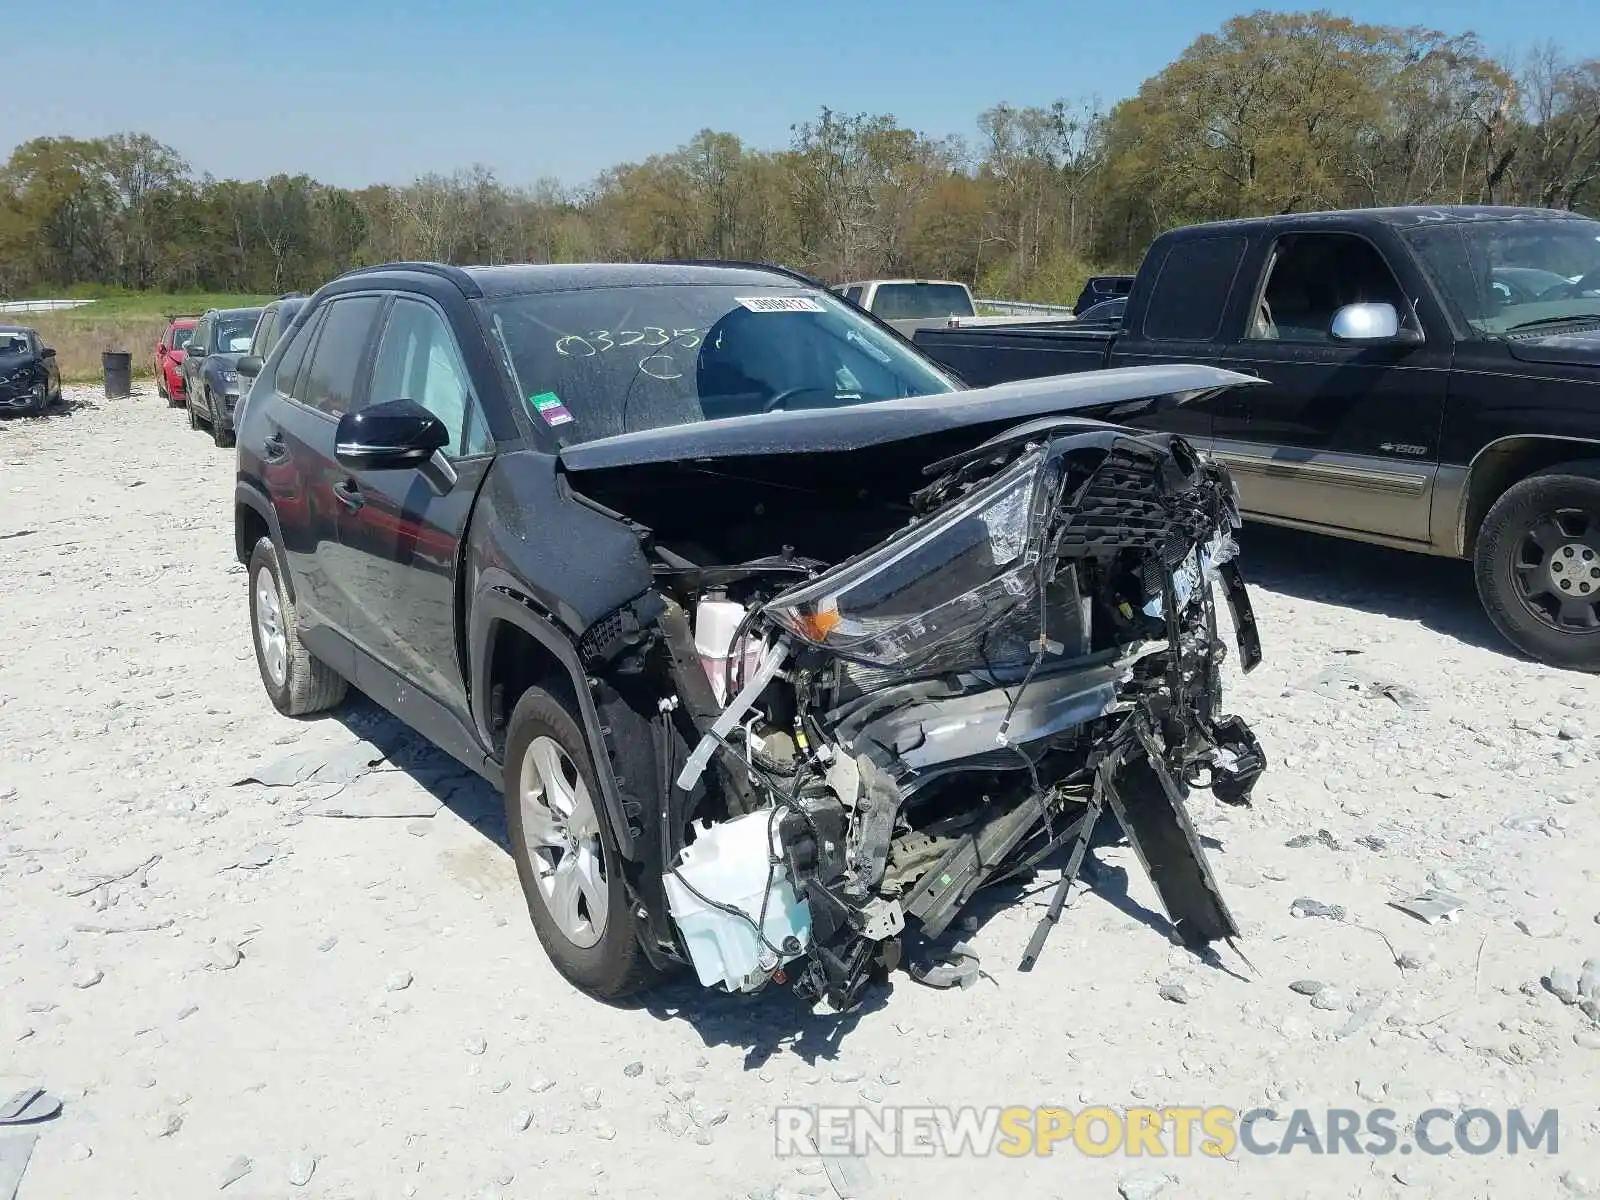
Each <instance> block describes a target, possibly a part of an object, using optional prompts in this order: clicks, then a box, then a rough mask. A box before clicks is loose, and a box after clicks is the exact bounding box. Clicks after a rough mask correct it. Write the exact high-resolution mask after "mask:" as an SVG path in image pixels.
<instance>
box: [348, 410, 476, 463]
mask: <svg viewBox="0 0 1600 1200" xmlns="http://www.w3.org/2000/svg"><path fill="white" fill-rule="evenodd" d="M449 444H450V431H449V430H448V429H446V428H445V427H444V422H443V421H441V420H439V418H438V417H436V416H434V415H433V414H432V413H431V412H429V411H428V410H427V409H425V408H423V407H422V405H420V404H418V403H417V402H416V401H415V400H386V401H385V402H383V403H382V404H372V405H369V406H368V407H366V408H363V409H360V410H358V411H356V412H352V413H345V414H344V416H342V417H340V418H339V429H338V432H337V433H336V434H335V442H334V450H333V456H334V457H335V458H336V459H338V460H339V463H340V465H341V466H345V467H348V468H350V470H352V471H398V470H404V469H405V468H408V467H420V466H422V465H423V464H424V463H426V462H427V461H428V460H429V459H430V458H432V457H433V455H434V453H435V452H436V451H439V450H443V449H444V448H445V447H446V446H448V445H449Z"/></svg>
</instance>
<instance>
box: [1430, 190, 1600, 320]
mask: <svg viewBox="0 0 1600 1200" xmlns="http://www.w3.org/2000/svg"><path fill="white" fill-rule="evenodd" d="M1406 236H1407V237H1408V238H1409V239H1410V241H1411V244H1412V245H1413V246H1414V247H1415V248H1416V250H1417V253H1418V254H1419V255H1420V256H1421V258H1422V261H1423V263H1424V264H1425V265H1426V267H1427V269H1428V271H1429V273H1430V274H1431V275H1432V276H1433V278H1434V280H1435V281H1436V282H1437V283H1438V284H1439V287H1440V289H1441V290H1442V291H1443V292H1444V293H1445V296H1446V298H1447V299H1448V301H1449V302H1450V304H1451V306H1452V307H1453V308H1454V309H1455V310H1456V313H1457V315H1458V316H1459V317H1460V318H1461V319H1462V320H1464V321H1465V322H1466V323H1467V324H1468V325H1470V326H1471V327H1472V328H1473V329H1476V330H1477V331H1478V332H1479V333H1485V334H1501V333H1508V332H1511V331H1513V330H1516V329H1519V328H1523V327H1526V326H1529V325H1535V324H1559V323H1560V322H1562V321H1570V320H1583V319H1586V318H1593V319H1600V221H1588V220H1563V219H1559V218H1552V217H1519V218H1516V219H1513V220H1509V221H1499V220H1497V221H1453V222H1450V223H1447V224H1439V225H1434V226H1424V227H1422V228H1418V229H1411V230H1408V231H1407V233H1406Z"/></svg>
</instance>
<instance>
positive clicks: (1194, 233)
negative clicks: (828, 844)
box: [914, 207, 1600, 672]
mask: <svg viewBox="0 0 1600 1200" xmlns="http://www.w3.org/2000/svg"><path fill="white" fill-rule="evenodd" d="M914 340H915V341H916V344H917V345H918V346H919V347H921V348H922V349H923V350H924V351H925V352H926V353H927V354H929V355H930V356H931V357H933V358H934V359H936V360H937V361H939V362H940V363H943V364H944V365H946V366H947V367H949V368H950V369H951V370H953V371H955V372H956V373H957V374H959V375H960V376H961V377H962V378H963V379H965V380H966V381H967V382H968V383H970V384H973V385H975V386H980V387H981V386H987V385H990V384H995V383H1001V382H1007V381H1011V380H1017V379H1024V378H1033V377H1038V376H1050V375H1060V374H1067V373H1072V372H1078V371H1089V370H1098V369H1101V368H1104V367H1113V366H1117V367H1120V366H1136V365H1147V364H1152V363H1175V362H1184V363H1204V364H1211V365H1214V366H1219V367H1225V368H1228V369H1230V370H1233V371H1238V372H1242V373H1244V374H1247V375H1253V376H1256V377H1258V378H1260V379H1262V380H1264V386H1260V387H1251V388H1238V389H1233V390H1230V391H1228V392H1226V393H1222V394H1220V395H1218V396H1216V397H1215V398H1213V399H1211V400H1209V401H1204V402H1201V403H1199V404H1196V405H1190V406H1184V407H1180V408H1172V409H1167V410H1165V411H1160V412H1157V413H1155V414H1153V415H1149V416H1145V417H1141V418H1138V419H1136V420H1135V421H1134V422H1132V423H1135V424H1145V425H1149V426H1154V427H1158V428H1162V429H1166V430H1170V431H1172V432H1178V433H1182V434H1184V435H1186V436H1187V438H1188V439H1189V440H1190V441H1191V442H1194V443H1196V444H1198V445H1200V446H1202V447H1204V448H1206V449H1208V450H1209V451H1210V452H1211V453H1212V454H1214V455H1215V456H1216V457H1217V458H1218V459H1220V460H1222V461H1223V462H1225V463H1226V464H1227V465H1228V466H1229V468H1231V470H1232V472H1233V475H1234V478H1235V479H1236V480H1237V483H1238V487H1239V492H1240V499H1241V504H1242V508H1243V510H1244V515H1245V516H1246V517H1247V518H1249V519H1252V520H1257V521H1264V522H1269V523H1272V524H1275V525H1285V526H1290V527H1293V528H1298V529H1306V530H1311V531H1314V532H1318V533H1326V534H1333V535H1335V536H1339V537H1347V538H1354V539H1358V540H1361V541H1367V542H1374V543H1379V544H1382V545H1386V546H1393V547H1398V548H1401V549H1406V550H1415V551H1420V552H1422V553H1425V554H1437V555H1444V556H1448V557H1454V558H1465V559H1470V560H1472V561H1473V563H1474V568H1475V573H1476V578H1477V585H1478V593H1479V596H1480V597H1481V598H1482V601H1483V604H1484V607H1485V609H1486V610H1487V611H1488V613H1489V616H1490V617H1491V618H1492V619H1493V621H1494V623H1495V625H1496V626H1497V627H1498V628H1499V629H1500V631H1501V632H1502V633H1503V634H1504V635H1505V636H1506V637H1507V638H1508V639H1509V640H1510V641H1511V642H1512V643H1514V644H1515V645H1516V646H1517V647H1518V648H1519V649H1521V650H1522V651H1524V652H1525V653H1527V654H1529V655H1531V656H1532V657H1534V658H1536V659H1539V660H1541V661H1543V662H1546V663H1551V664H1554V665H1557V666H1564V667H1572V668H1577V669H1580V670H1585V671H1593V672H1600V221H1596V220H1591V219H1588V218H1585V217H1581V216H1578V215H1576V214H1573V213H1569V212H1559V211H1550V210H1542V209H1527V208H1499V207H1447V208H1392V209H1365V210H1357V211H1351V212H1328V213H1302V214H1295V215H1290V216H1277V217H1265V218H1260V219H1254V220H1242V221H1227V222H1218V223H1214V224H1209V225H1198V226H1192V227H1189V228H1184V229H1177V230H1173V231H1170V232H1168V233H1165V234H1163V235H1161V236H1160V237H1159V238H1157V239H1156V240H1155V241H1154V242H1153V243H1152V244H1151V246H1150V249H1149V251H1148V252H1147V253H1146V255H1145V258H1144V261H1143V263H1142V264H1141V265H1140V268H1139V271H1138V274H1137V276H1136V277H1135V280H1134V284H1133V287H1132V289H1131V290H1130V292H1129V295H1128V303H1127V309H1126V312H1125V314H1124V316H1123V319H1122V321H1121V323H1120V325H1119V326H1117V327H1115V328H1112V329H1109V330H1108V329H1107V328H1106V327H1104V326H1102V327H1100V328H1099V329H1094V330H1090V329H1081V328H1079V329H1075V328H1073V326H1072V325H1071V324H1066V323H1056V324H1051V323H1046V322H1040V323H1036V324H1029V325H1010V326H1000V327H995V328H979V329H922V330H918V331H917V333H916V335H915V339H914Z"/></svg>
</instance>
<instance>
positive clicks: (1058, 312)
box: [972, 300, 1072, 317]
mask: <svg viewBox="0 0 1600 1200" xmlns="http://www.w3.org/2000/svg"><path fill="white" fill-rule="evenodd" d="M972 303H973V304H975V305H977V306H979V307H980V308H992V309H994V310H996V312H997V313H998V314H999V315H1000V316H1003V317H1009V316H1018V317H1024V316H1030V315H1032V314H1034V313H1037V314H1038V315H1039V316H1041V317H1046V316H1049V317H1064V316H1071V315H1072V306H1071V305H1070V304H1034V303H1032V302H1031V301H1028V300H974V301H973V302H972Z"/></svg>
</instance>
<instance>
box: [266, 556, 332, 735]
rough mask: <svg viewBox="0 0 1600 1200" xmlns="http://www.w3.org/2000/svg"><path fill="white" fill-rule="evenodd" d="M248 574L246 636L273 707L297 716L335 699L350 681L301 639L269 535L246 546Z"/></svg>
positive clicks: (329, 705)
mask: <svg viewBox="0 0 1600 1200" xmlns="http://www.w3.org/2000/svg"><path fill="white" fill-rule="evenodd" d="M249 579H250V636H251V641H253V642H254V643H255V648H256V667H257V668H258V669H259V670H260V672H261V683H262V686H263V687H265V688H266V689H267V696H268V697H269V698H270V699H271V700H272V707H273V708H275V709H277V710H278V711H279V712H281V713H282V714H283V715H284V716H286V717H302V716H306V715H307V714H309V713H317V712H323V711H326V710H327V709H330V708H332V707H333V706H334V705H336V704H338V703H339V701H341V700H343V699H344V696H345V692H346V691H347V690H349V686H350V685H349V684H348V683H347V682H346V681H345V679H344V677H343V676H341V675H340V674H339V673H338V672H337V671H335V670H334V669H333V668H332V667H330V666H328V664H327V663H325V662H323V661H321V660H320V659H318V658H316V657H314V656H313V655H312V653H311V652H310V651H309V650H307V649H306V648H305V646H303V645H302V644H301V642H300V622H299V620H298V618H297V617H296V615H295V611H294V602H293V601H292V600H290V599H289V594H288V592H287V591H286V590H285V588H284V586H283V568H282V566H280V565H279V563H278V551H277V549H276V547H274V546H273V544H272V539H271V538H265V537H264V538H262V539H261V540H260V541H258V542H257V543H256V547H255V549H254V550H253V551H251V554H250V571H249Z"/></svg>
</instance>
